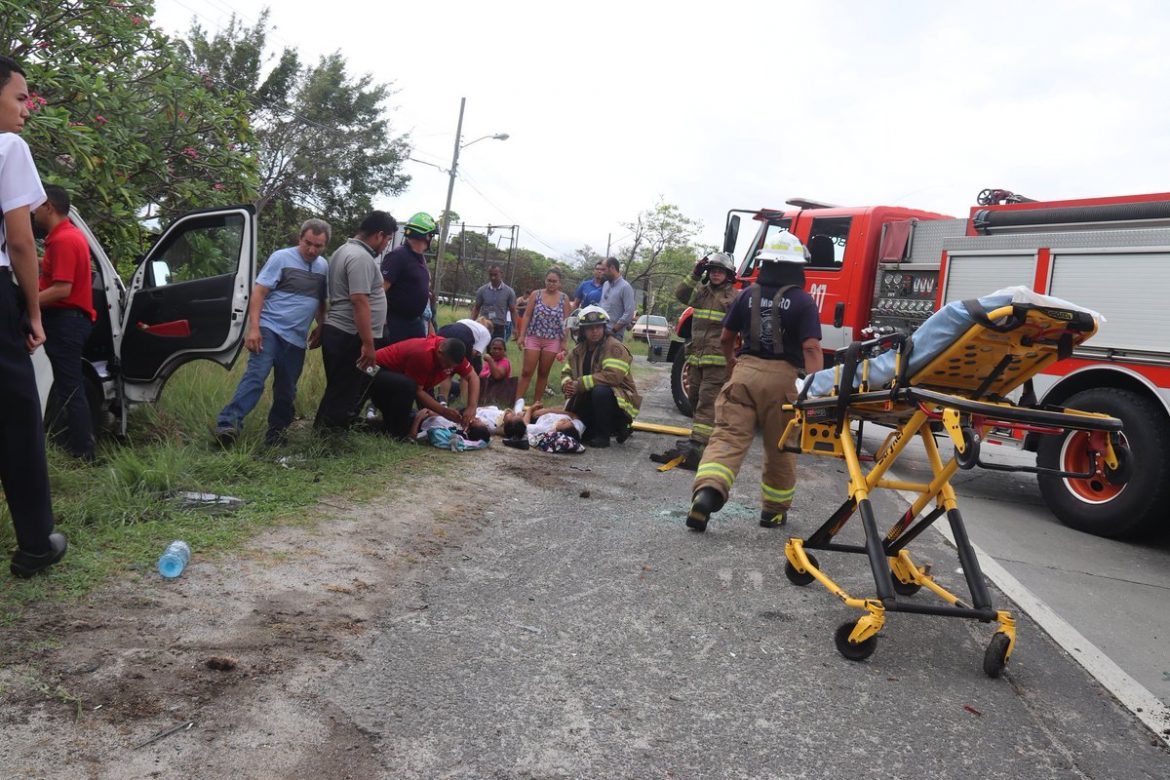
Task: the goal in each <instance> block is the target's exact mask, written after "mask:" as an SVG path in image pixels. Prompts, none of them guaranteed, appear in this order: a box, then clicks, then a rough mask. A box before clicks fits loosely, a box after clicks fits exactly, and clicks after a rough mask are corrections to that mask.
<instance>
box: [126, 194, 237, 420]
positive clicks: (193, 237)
mask: <svg viewBox="0 0 1170 780" xmlns="http://www.w3.org/2000/svg"><path fill="white" fill-rule="evenodd" d="M255 274H256V213H255V208H254V207H252V206H251V205H240V206H229V207H224V208H217V209H203V210H200V211H194V212H191V213H188V214H185V215H183V216H182V217H180V218H179V219H178V220H176V221H175V222H173V223H172V224H171V225H169V226H168V227H167V228H166V230H165V231H164V232H163V234H162V236H160V237H159V239H158V241H157V242H155V245H154V246H153V247H152V248H151V250H150V252H148V253H147V255H146V256H145V257H144V258H143V260H142V262H141V264H140V265H139V266H138V269H137V270H136V271H135V272H134V275H133V277H131V280H130V285H129V291H128V294H127V299H126V305H125V308H124V314H123V320H122V328H121V333H120V334H118V337H117V339H116V341H115V352H116V354H117V357H118V361H119V364H120V366H121V371H120V372H119V381H120V382H121V383H122V394H123V396H124V398H125V399H126V400H128V401H132V402H145V403H149V402H153V401H155V400H157V398H158V396H159V393H160V392H161V390H162V387H163V385H164V384H165V383H166V381H167V379H168V378H169V377H170V376H171V375H172V374H173V373H174V372H175V370H176V369H177V368H178V367H179V366H181V365H183V364H185V363H189V362H191V361H192V360H200V359H203V360H213V361H215V362H217V363H219V364H220V365H223V366H224V367H228V368H230V367H231V365H232V364H233V363H234V362H235V359H236V357H237V356H238V355H239V353H240V347H241V345H242V344H243V339H244V331H245V328H246V325H247V312H248V300H249V298H250V297H251V292H252V284H253V280H254V279H255Z"/></svg>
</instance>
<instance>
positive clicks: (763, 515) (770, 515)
mask: <svg viewBox="0 0 1170 780" xmlns="http://www.w3.org/2000/svg"><path fill="white" fill-rule="evenodd" d="M787 519H788V513H787V512H776V511H774V510H771V509H765V510H763V511H761V512H760V525H761V526H763V527H764V528H779V527H780V526H782V525H784V522H785V521H786V520H787Z"/></svg>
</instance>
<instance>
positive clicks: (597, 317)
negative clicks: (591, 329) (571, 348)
mask: <svg viewBox="0 0 1170 780" xmlns="http://www.w3.org/2000/svg"><path fill="white" fill-rule="evenodd" d="M586 325H606V326H608V325H609V315H608V314H606V313H605V309H603V308H601V307H600V306H598V305H597V304H590V305H589V306H586V307H585V308H583V309H578V310H577V311H575V312H573V313H572V314H570V315H569V330H570V331H571V332H572V334H573V338H575V339H576V340H577V341H580V340H581V329H582V328H584V327H585V326H586Z"/></svg>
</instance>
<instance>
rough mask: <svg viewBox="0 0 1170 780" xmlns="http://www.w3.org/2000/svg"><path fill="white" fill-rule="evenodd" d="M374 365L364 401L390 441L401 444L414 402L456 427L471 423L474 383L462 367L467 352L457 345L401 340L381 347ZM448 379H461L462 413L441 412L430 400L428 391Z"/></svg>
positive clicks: (476, 392) (476, 380) (476, 399)
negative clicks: (463, 392)
mask: <svg viewBox="0 0 1170 780" xmlns="http://www.w3.org/2000/svg"><path fill="white" fill-rule="evenodd" d="M374 360H375V361H377V364H378V366H379V367H380V369H381V370H380V371H378V373H377V374H376V375H375V376H374V381H373V382H372V383H371V385H370V400H371V401H373V403H374V406H375V407H377V409H378V411H380V412H381V413H382V420H383V422H384V423H385V424H386V430H387V431H389V432H390V433H391V434H392V435H394V436H398V437H403V438H404V437H406V436H407V435H408V434H409V433H410V410H411V407H412V406H413V405H414V403H415V402H416V401H417V402H418V405H419V408H421V409H430V410H431V411H432V412H435V413H436V414H439V415H442V416H443V417H446V418H447V419H448V420H451V421H452V422H456V423H459V424H461V425H467V424H468V423H470V422H471V421H472V420H474V419H475V409H476V407H477V406H478V405H479V377H478V376H477V375H476V373H475V370H474V369H472V367H471V363H469V362H468V361H467V346H466V345H465V344H464V343H463V342H462V341H460V340H459V339H453V338H448V339H445V338H441V337H439V336H427V337H426V338H421V339H407V340H406V341H399V342H398V343H396V344H391V345H390V346H388V347H382V348H381V349H379V350H378V351H377V352H375V353H374ZM452 374H459V375H460V376H461V377H463V381H464V382H465V383H466V385H465V386H466V387H467V388H468V392H467V408H466V409H465V410H464V411H463V412H459V410H457V409H450V408H448V407H446V406H443V405H442V404H440V403H439V402H438V401H436V400H435V399H434V397H432V396H431V390H433V389H434V387H435V386H436V385H438V384H439V383H440V382H442V381H443V380H444V379H447V378H448V377H450V376H451V375H452Z"/></svg>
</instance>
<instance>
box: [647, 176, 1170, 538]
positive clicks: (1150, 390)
mask: <svg viewBox="0 0 1170 780" xmlns="http://www.w3.org/2000/svg"><path fill="white" fill-rule="evenodd" d="M788 205H789V206H790V207H791V208H789V209H785V210H773V209H758V210H747V209H732V210H731V211H730V212H728V220H727V229H726V233H725V236H724V251H729V252H734V251H735V248H736V243H737V237H738V235H739V232H740V220H741V215H746V216H748V217H750V218H751V219H753V220H755V221H756V222H758V223H759V226H758V229H757V230H756V231H755V235H754V238H753V239H752V241H751V243H750V245H749V246H748V248H747V251H746V253H745V254H744V260H743V262H742V264H741V267H740V271H739V278H740V280H741V281H740V283H741V284H748V283H750V281H751V280H752V279H753V278H754V277H755V275H756V271H757V269H756V266H755V256H756V253H757V251H758V250H759V248H760V247H762V246H765V245H766V244H767V243H768V241H769V239H770V237H771V236H772V235H774V234H775V233H776V232H777V231H780V230H788V231H791V232H792V233H794V234H795V235H796V236H797V237H799V238H800V239H801V240H802V241H803V242H804V243H805V246H806V247H807V248H808V250H809V253H810V255H811V257H810V259H809V262H808V267H807V269H806V278H807V285H808V286H807V290H808V292H809V294H810V295H812V297H813V299H814V300H815V301H816V303H817V306H818V307H819V309H820V311H821V324H822V330H823V334H824V339H823V344H824V348H825V352H826V365H830V364H831V361H832V356H833V353H834V352H835V351H836V350H837V349H839V348H841V347H844V346H846V345H848V344H849V343H851V342H852V341H854V340H856V339H862V338H868V337H871V336H874V335H881V334H885V333H892V332H895V331H899V332H906V333H913V332H914V330H916V329H917V328H918V326H919V325H921V324H922V322H924V321H925V320H926V319H927V318H928V317H929V316H930V315H931V314H932V313H934V312H935V311H937V310H938V309H939V307H941V306H943V305H945V304H947V303H949V302H951V301H955V300H965V299H968V298H973V297H978V296H981V295H986V294H988V293H991V292H993V291H995V290H998V289H1002V288H1005V287H1009V286H1013V285H1024V286H1027V287H1030V288H1031V289H1033V290H1035V291H1036V292H1038V293H1046V294H1048V295H1053V296H1056V297H1059V298H1064V299H1066V300H1069V301H1072V302H1073V303H1076V304H1078V305H1081V306H1084V307H1087V308H1090V309H1093V310H1095V311H1097V312H1100V313H1101V314H1102V315H1103V318H1104V320H1103V322H1102V323H1101V326H1100V330H1099V332H1098V333H1097V335H1096V336H1095V337H1094V338H1093V339H1091V340H1089V341H1088V342H1087V343H1086V344H1085V345H1083V346H1082V347H1081V348H1079V349H1077V350H1075V351H1073V353H1072V354H1071V355H1070V356H1069V357H1068V358H1067V359H1065V360H1062V361H1060V362H1058V363H1056V364H1054V365H1053V366H1051V367H1050V368H1049V369H1048V370H1047V371H1046V372H1044V373H1043V374H1040V375H1038V376H1037V377H1036V379H1035V380H1034V382H1033V383H1032V386H1031V387H1030V388H1026V389H1025V391H1024V392H1023V393H1022V394H1021V397H1019V398H1015V399H1013V400H1015V401H1017V402H1019V403H1023V404H1027V405H1034V406H1038V407H1043V406H1046V405H1059V406H1066V407H1070V408H1073V409H1080V410H1084V411H1092V412H1104V413H1106V414H1110V415H1112V416H1114V417H1118V418H1120V419H1121V420H1122V422H1123V423H1124V434H1123V436H1122V439H1123V442H1122V443H1123V444H1124V447H1123V449H1124V450H1126V451H1127V453H1128V456H1129V458H1130V459H1131V460H1130V462H1128V463H1125V464H1123V465H1122V467H1121V468H1119V470H1118V471H1112V472H1111V471H1109V470H1108V469H1107V468H1106V467H1105V466H1104V465H1103V464H1100V465H1098V467H1097V469H1096V471H1095V473H1093V476H1092V477H1089V478H1085V479H1072V478H1067V477H1058V476H1054V475H1051V474H1044V473H1040V474H1038V480H1039V486H1040V491H1041V493H1042V495H1043V497H1044V500H1045V501H1046V503H1047V504H1048V506H1049V508H1050V509H1051V510H1052V512H1053V514H1054V515H1056V517H1057V518H1058V519H1059V520H1060V521H1061V522H1063V523H1064V524H1066V525H1068V526H1070V527H1072V528H1076V529H1079V530H1082V531H1086V532H1088V533H1093V534H1097V535H1100V536H1106V537H1111V538H1121V537H1127V536H1131V535H1136V534H1145V533H1149V532H1156V531H1161V530H1164V529H1165V528H1166V526H1167V524H1168V523H1170V520H1168V518H1170V509H1168V507H1170V193H1157V194H1149V195H1132V196H1122V197H1105V198H1091V199H1082V200H1065V201H1049V202H1040V201H1032V200H1029V199H1027V198H1024V197H1021V196H1017V195H1015V194H1013V193H1011V192H1008V191H1006V190H984V191H983V192H981V193H980V195H979V198H978V199H977V205H976V206H973V207H972V208H971V209H970V213H969V214H968V216H967V217H966V218H963V219H956V218H953V217H949V216H946V215H943V214H936V213H933V212H928V211H919V210H914V209H907V208H895V207H887V206H867V207H849V208H846V207H839V206H832V205H829V204H826V203H820V202H817V201H811V200H803V199H797V200H791V201H788ZM689 325H690V322H689V318H688V317H687V316H686V315H685V314H684V316H683V317H682V318H680V320H679V326H678V330H677V333H676V335H678V336H679V337H680V338H681V339H683V340H685V338H686V336H687V335H688V331H689ZM682 346H683V344H682V341H679V340H676V341H675V342H674V343H672V345H671V353H670V354H669V356H668V357H669V358H670V359H672V360H673V361H674V371H673V376H672V390H673V392H674V397H675V402H676V404H677V405H678V406H679V408H680V410H682V411H683V412H684V413H689V409H690V405H689V401H688V399H687V398H686V395H685V391H684V388H685V379H684V376H683V375H684V373H685V371H686V366H685V361H684V358H683V354H682V353H683V352H684V350H683V348H682ZM1084 436H1085V435H1084V434H1067V435H1066V434H1061V435H1053V434H1044V433H1040V432H1030V433H1026V434H1024V433H1017V434H1008V433H1002V434H1001V433H1000V432H997V431H995V430H992V431H989V432H988V435H987V437H986V441H987V442H989V443H993V444H1010V445H1014V446H1018V447H1022V448H1024V449H1025V450H1028V451H1033V452H1036V459H1037V466H1038V467H1040V468H1042V469H1052V470H1054V471H1063V472H1068V473H1078V474H1085V473H1089V470H1090V460H1089V456H1088V448H1087V441H1086V439H1085V438H1084ZM985 452H986V449H985Z"/></svg>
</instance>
